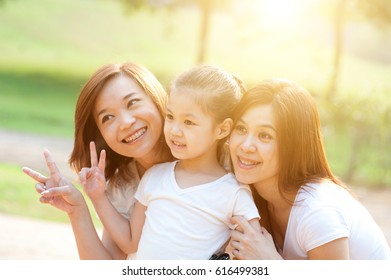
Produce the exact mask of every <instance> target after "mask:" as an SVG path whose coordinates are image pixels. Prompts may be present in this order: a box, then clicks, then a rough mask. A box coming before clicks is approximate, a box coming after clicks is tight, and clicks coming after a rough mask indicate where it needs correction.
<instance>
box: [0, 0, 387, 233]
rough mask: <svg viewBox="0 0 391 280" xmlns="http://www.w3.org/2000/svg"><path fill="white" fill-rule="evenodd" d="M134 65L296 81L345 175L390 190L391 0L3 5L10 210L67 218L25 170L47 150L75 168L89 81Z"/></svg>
mask: <svg viewBox="0 0 391 280" xmlns="http://www.w3.org/2000/svg"><path fill="white" fill-rule="evenodd" d="M124 61H132V62H137V63H140V64H143V65H144V66H146V67H147V68H148V69H150V70H151V71H152V72H153V73H154V74H155V75H156V76H157V77H158V79H159V80H160V81H161V82H162V84H163V85H164V86H168V85H169V83H170V81H171V80H172V79H173V78H174V77H175V76H176V75H177V74H179V73H180V72H182V71H184V70H186V69H188V68H189V67H191V66H194V65H195V64H200V63H209V64H216V65H219V66H222V67H223V68H225V69H226V70H228V71H230V72H232V73H234V74H236V75H237V76H239V77H240V78H242V79H243V80H244V81H245V83H246V84H247V86H251V85H253V84H254V83H256V82H258V81H260V80H262V79H266V78H271V77H283V78H288V79H291V80H294V81H296V82H298V83H299V84H301V85H303V86H304V87H306V88H307V89H309V90H310V92H311V93H312V94H313V95H314V96H315V98H316V100H317V103H318V106H319V110H320V113H321V121H322V126H323V132H324V137H325V144H326V148H327V155H328V159H329V161H330V163H331V167H332V169H333V171H334V173H335V174H336V175H337V176H339V177H340V178H341V179H343V180H344V181H345V182H346V183H348V184H349V185H351V186H354V187H359V188H360V189H364V190H365V191H372V190H376V191H385V190H388V191H389V190H390V189H391V98H390V96H391V1H389V0H371V1H367V0H133V1H131V0H67V1H63V0H35V1H29V0H0V132H1V133H0V137H1V138H2V140H3V141H2V142H0V145H2V147H0V148H1V150H0V152H1V154H2V155H1V156H0V213H9V214H16V215H23V216H30V217H35V218H39V219H47V220H54V221H62V222H65V221H67V217H66V216H64V214H62V213H59V211H55V210H52V209H49V210H48V206H45V205H40V204H39V203H38V202H37V195H36V194H35V191H34V188H33V183H32V181H31V179H29V178H28V177H27V176H25V175H23V174H22V173H21V171H20V166H21V165H24V164H23V163H25V164H30V165H33V166H32V167H35V168H38V169H39V170H40V171H42V172H46V169H45V166H44V165H42V166H39V167H36V166H34V161H31V160H32V159H33V158H36V159H37V160H38V161H40V162H41V163H43V157H42V156H41V153H42V149H41V146H44V145H45V146H46V147H47V148H49V149H50V148H51V146H55V145H58V147H57V146H55V147H54V148H55V149H58V150H61V147H63V148H64V149H65V150H64V149H63V150H62V154H61V153H58V154H56V157H55V159H56V160H59V161H61V162H63V163H64V164H65V166H66V160H67V156H68V155H69V154H68V152H70V150H71V148H72V137H73V114H74V106H75V102H76V99H77V96H78V94H79V91H80V90H81V87H82V85H83V84H84V82H85V81H86V80H87V79H88V78H89V76H90V75H91V74H92V73H93V72H94V71H95V70H96V69H97V68H98V67H100V66H101V65H103V64H105V63H110V62H124ZM42 139H46V142H45V140H42ZM34 143H35V146H31V145H33V144H34ZM61 143H64V144H61ZM48 145H49V146H48ZM31 152H36V153H38V154H37V155H35V154H31ZM18 153H19V154H18ZM17 157H20V161H17V160H16V158H17ZM364 196H365V194H364ZM387 199H388V201H386V204H388V205H391V200H389V196H388V197H387ZM389 226H390V227H391V225H389Z"/></svg>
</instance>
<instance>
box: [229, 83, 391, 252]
mask: <svg viewBox="0 0 391 280" xmlns="http://www.w3.org/2000/svg"><path fill="white" fill-rule="evenodd" d="M234 123H235V124H234V128H233V131H232V133H231V136H230V143H229V145H230V151H231V158H232V164H233V169H234V172H235V175H236V178H237V179H238V180H239V181H240V182H242V183H246V184H250V185H251V186H252V189H253V196H254V200H255V201H256V204H257V206H258V209H259V211H260V215H261V217H262V220H261V224H262V226H263V227H262V230H261V231H256V230H254V229H253V228H252V227H251V226H250V225H249V224H248V222H247V221H246V220H245V219H243V218H242V217H234V218H233V219H232V222H233V223H236V224H238V227H237V228H236V230H234V231H232V233H231V242H230V244H231V246H232V247H233V251H232V254H233V255H234V256H235V257H236V258H238V259H364V260H367V259H390V258H391V254H390V248H389V245H388V244H387V241H386V239H385V237H384V234H383V233H382V231H381V230H380V228H379V226H378V225H377V224H376V223H375V221H374V220H373V218H372V217H371V215H370V214H369V213H368V211H367V210H366V209H365V208H364V207H363V206H362V205H361V204H360V202H359V201H357V199H356V198H355V197H353V196H352V193H351V192H350V191H349V190H348V188H347V187H346V186H345V185H344V184H343V183H342V182H341V181H340V180H339V179H338V178H336V177H335V176H334V175H333V173H332V171H331V169H330V167H329V164H328V162H327V159H326V153H325V149H324V145H323V140H322V133H321V126H320V120H319V116H318V112H317V108H316V104H315V102H314V100H313V98H312V96H311V95H310V93H309V92H308V91H307V90H305V89H304V88H302V87H301V86H299V85H297V84H294V83H292V82H290V81H286V80H279V79H274V80H265V81H263V82H261V83H259V84H258V85H256V86H254V87H253V88H251V89H250V90H248V92H247V93H245V95H244V97H243V98H242V100H241V102H240V103H239V105H238V107H237V109H236V112H235V113H234ZM269 232H270V234H269Z"/></svg>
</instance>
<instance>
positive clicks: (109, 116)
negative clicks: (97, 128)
mask: <svg viewBox="0 0 391 280" xmlns="http://www.w3.org/2000/svg"><path fill="white" fill-rule="evenodd" d="M112 117H113V116H112V115H105V116H103V118H102V124H104V123H105V122H108V121H109V120H111V118H112Z"/></svg>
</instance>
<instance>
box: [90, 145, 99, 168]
mask: <svg viewBox="0 0 391 280" xmlns="http://www.w3.org/2000/svg"><path fill="white" fill-rule="evenodd" d="M90 158H91V167H94V166H98V154H97V152H96V146H95V142H94V141H91V142H90Z"/></svg>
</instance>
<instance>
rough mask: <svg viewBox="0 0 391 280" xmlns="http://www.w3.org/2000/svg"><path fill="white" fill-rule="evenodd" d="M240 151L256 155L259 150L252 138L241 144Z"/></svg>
mask: <svg viewBox="0 0 391 280" xmlns="http://www.w3.org/2000/svg"><path fill="white" fill-rule="evenodd" d="M240 149H241V150H242V151H243V152H245V153H254V152H256V150H257V148H256V147H255V145H254V143H253V141H252V138H251V137H247V138H245V139H244V141H243V142H242V143H241V144H240Z"/></svg>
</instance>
